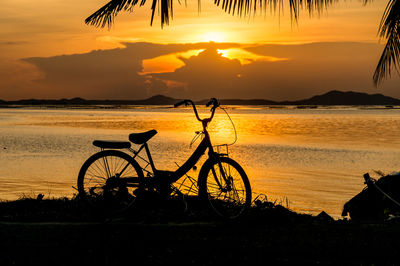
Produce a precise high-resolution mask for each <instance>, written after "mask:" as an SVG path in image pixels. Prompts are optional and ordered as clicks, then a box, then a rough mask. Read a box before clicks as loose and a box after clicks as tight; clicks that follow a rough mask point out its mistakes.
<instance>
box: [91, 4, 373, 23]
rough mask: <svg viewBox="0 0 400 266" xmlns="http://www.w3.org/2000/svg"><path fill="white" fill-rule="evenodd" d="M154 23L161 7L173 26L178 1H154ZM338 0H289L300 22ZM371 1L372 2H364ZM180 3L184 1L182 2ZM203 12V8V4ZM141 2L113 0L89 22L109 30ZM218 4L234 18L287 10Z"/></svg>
mask: <svg viewBox="0 0 400 266" xmlns="http://www.w3.org/2000/svg"><path fill="white" fill-rule="evenodd" d="M146 1H147V0H141V2H140V6H142V5H144V4H145V3H146ZM151 1H152V5H151V10H152V14H151V24H153V20H154V13H155V10H156V9H157V5H159V6H160V15H161V26H163V25H165V24H169V20H170V19H172V17H173V1H174V0H151ZM337 1H338V0H289V7H290V14H291V18H292V21H297V20H298V18H299V14H300V10H301V9H302V8H305V9H306V10H308V12H309V14H310V15H312V14H314V13H315V12H317V13H318V14H320V13H321V12H322V11H323V10H324V9H326V8H327V7H328V6H330V5H331V4H332V3H333V2H337ZM363 1H366V2H367V1H371V0H363ZM178 2H180V0H178ZM198 2H199V9H200V2H201V0H198ZM138 3H139V0H111V1H110V2H108V3H107V4H105V5H104V6H103V7H101V8H100V9H99V10H97V11H96V12H95V13H93V14H92V15H91V16H89V17H88V18H87V19H86V20H85V23H86V24H89V25H93V26H96V27H105V26H106V25H107V26H108V28H110V27H111V26H112V24H113V23H114V19H115V17H116V16H117V14H118V13H119V12H120V11H122V10H123V11H130V12H132V10H133V7H134V6H136V5H137V4H138ZM214 4H215V5H217V6H221V7H222V9H223V10H224V11H225V12H227V13H230V14H233V15H239V16H244V15H249V14H252V13H253V14H255V13H256V12H257V10H263V11H265V10H266V9H267V8H268V7H269V8H270V9H271V12H276V11H277V8H279V12H282V10H283V0H214Z"/></svg>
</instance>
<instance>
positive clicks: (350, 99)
mask: <svg viewBox="0 0 400 266" xmlns="http://www.w3.org/2000/svg"><path fill="white" fill-rule="evenodd" d="M284 104H295V105H400V100H399V99H395V98H392V97H388V96H384V95H382V94H367V93H361V92H353V91H348V92H342V91H330V92H328V93H325V94H323V95H317V96H314V97H311V98H309V99H305V100H300V101H294V102H284Z"/></svg>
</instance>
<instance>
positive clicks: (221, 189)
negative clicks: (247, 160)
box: [199, 157, 251, 219]
mask: <svg viewBox="0 0 400 266" xmlns="http://www.w3.org/2000/svg"><path fill="white" fill-rule="evenodd" d="M199 195H200V197H201V198H202V199H203V200H206V201H207V202H208V203H209V206H210V207H211V208H212V210H213V211H214V212H215V213H216V214H218V215H219V216H221V217H224V218H227V219H235V218H238V217H239V216H241V215H243V213H244V212H245V211H246V210H247V209H248V208H249V207H250V205H251V186H250V182H249V179H248V178H247V175H246V173H245V171H244V170H243V168H242V167H241V166H240V165H239V164H238V163H237V162H236V161H234V160H232V159H230V158H228V157H219V158H218V159H217V160H209V161H207V162H206V163H205V165H204V166H203V167H202V170H201V171H200V174H199Z"/></svg>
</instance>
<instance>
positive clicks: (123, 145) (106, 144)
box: [93, 140, 131, 149]
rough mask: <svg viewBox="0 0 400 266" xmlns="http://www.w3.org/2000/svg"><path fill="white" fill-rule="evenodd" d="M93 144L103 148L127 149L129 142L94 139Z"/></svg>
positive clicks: (129, 145)
mask: <svg viewBox="0 0 400 266" xmlns="http://www.w3.org/2000/svg"><path fill="white" fill-rule="evenodd" d="M93 145H94V146H96V147H99V148H103V149H128V148H130V147H131V144H130V143H129V142H127V141H115V140H95V141H93Z"/></svg>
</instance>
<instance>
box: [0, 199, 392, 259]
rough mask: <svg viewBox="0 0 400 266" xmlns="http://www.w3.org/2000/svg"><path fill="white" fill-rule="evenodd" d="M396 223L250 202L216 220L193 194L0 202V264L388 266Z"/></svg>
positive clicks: (265, 202)
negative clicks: (140, 200) (114, 205)
mask: <svg viewBox="0 0 400 266" xmlns="http://www.w3.org/2000/svg"><path fill="white" fill-rule="evenodd" d="M399 238H400V224H398V223H397V222H396V221H395V220H393V221H392V222H373V223H371V222H369V223H355V222H352V221H348V220H333V219H332V218H330V217H329V216H327V215H325V214H324V213H322V214H321V215H318V216H312V215H306V214H299V213H295V212H293V211H290V210H289V209H287V208H285V207H283V206H281V205H277V204H274V203H271V202H268V201H261V200H259V201H257V202H255V204H254V205H253V207H252V208H251V209H250V211H249V212H248V213H247V214H246V215H245V216H244V217H243V219H240V220H237V221H231V222H227V221H222V220H220V219H218V218H217V217H214V216H212V215H211V214H210V213H209V212H208V211H207V210H204V208H203V207H202V204H201V203H200V202H198V200H197V199H196V198H188V199H186V200H185V201H182V200H181V199H179V200H170V201H167V202H160V201H156V200H155V201H149V202H147V203H146V206H138V207H137V208H136V209H135V210H132V211H129V212H126V213H119V214H112V215H111V214H109V213H105V212H103V211H101V210H96V209H95V208H92V207H91V206H89V205H87V204H86V203H85V202H83V201H81V200H79V199H77V198H73V199H68V198H61V199H51V200H50V199H41V197H39V198H38V199H21V200H18V201H12V202H1V203H0V239H1V242H0V250H1V251H0V252H1V256H0V264H1V265H33V264H41V265H43V264H45V265H72V264H76V263H79V264H81V263H87V264H90V265H93V264H97V265H126V264H128V263H129V264H136V265H162V264H195V265H210V264H211V265H212V264H229V263H234V264H237V263H246V264H255V263H257V264H259V263H261V264H272V265H276V264H301V263H306V264H331V265H332V264H333V265H334V264H352V265H372V264H388V265H396V264H398V263H399V262H400V258H399V256H398V255H397V252H398V248H399V244H398V243H399V241H398V239H399Z"/></svg>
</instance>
